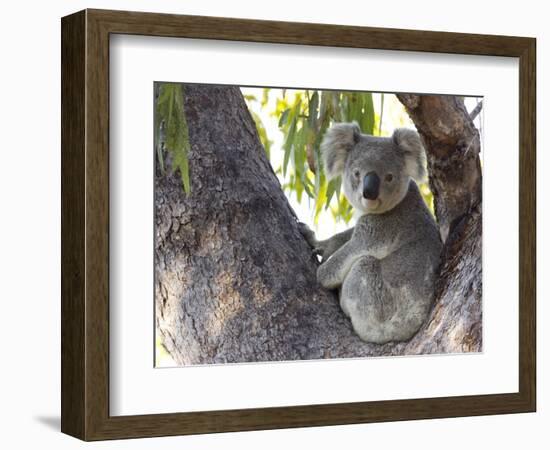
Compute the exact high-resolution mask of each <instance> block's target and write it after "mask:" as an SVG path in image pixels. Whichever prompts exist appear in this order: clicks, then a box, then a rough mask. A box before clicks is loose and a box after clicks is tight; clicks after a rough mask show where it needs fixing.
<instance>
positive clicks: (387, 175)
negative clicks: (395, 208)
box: [386, 173, 393, 183]
mask: <svg viewBox="0 0 550 450" xmlns="http://www.w3.org/2000/svg"><path fill="white" fill-rule="evenodd" d="M386 181H387V182H388V183H391V182H392V181H393V175H392V174H391V173H388V174H386Z"/></svg>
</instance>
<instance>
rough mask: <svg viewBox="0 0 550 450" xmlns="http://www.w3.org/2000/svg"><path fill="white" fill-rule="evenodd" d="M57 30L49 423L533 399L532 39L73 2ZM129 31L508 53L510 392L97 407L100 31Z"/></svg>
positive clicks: (380, 412) (152, 422) (238, 419)
mask: <svg viewBox="0 0 550 450" xmlns="http://www.w3.org/2000/svg"><path fill="white" fill-rule="evenodd" d="M61 30H62V131H61V136H62V203H61V206H62V207H61V211H62V283H61V284H62V310H61V321H62V333H61V335H62V343H61V352H62V377H61V385H62V399H61V429H62V431H63V432H64V433H67V434H70V435H73V436H76V437H78V438H81V439H84V440H99V439H117V438H130V437H147V436H167V435H180V434H195V433H214V432H224V431H242V430H259V429H273V428H290V427H306V426H321V425H337V424H350V423H365V422H381V421H395V420H410V419H427V418H439V417H458V416H474V415H485V414H503V413H517V412H530V411H535V407H536V395H535V392H536V391H535V386H536V348H535V345H536V333H535V317H536V311H535V307H536V305H535V300H536V292H535V281H536V274H535V273H536V266H535V264H536V261H535V251H536V249H535V244H536V234H535V233H536V228H535V222H536V220H535V219H536V210H535V199H536V197H535V196H536V178H535V176H536V174H535V169H536V161H535V109H536V108H535V73H536V71H535V57H536V56H535V53H536V50H535V49H536V40H535V39H534V38H525V37H507V36H489V35H474V34H459V33H444V32H433V31H411V30H398V29H381V28H363V27H350V26H336V25H321V24H306V23H287V22H271V21H256V20H241V19H227V18H216V17H199V16H179V15H170V14H151V13H136V12H123V11H104V10H85V11H81V12H78V13H75V14H73V15H70V16H67V17H64V18H63V19H62V23H61ZM114 33H120V34H137V35H146V36H171V37H183V38H202V39H221V40H231V41H252V42H267V43H285V44H305V45H316V46H333V47H355V48H369V49H384V50H409V51H421V52H434V53H457V54H466V55H491V56H508V57H517V58H519V72H520V74H519V75H520V77H519V79H520V82H519V83H520V101H519V105H518V106H519V113H520V140H519V148H520V152H519V158H520V180H521V182H520V188H519V191H520V192H519V196H520V198H521V202H520V205H519V224H520V226H519V240H520V255H519V256H520V257H519V277H520V278H519V281H520V283H519V302H520V305H519V306H520V308H519V392H516V393H506V394H494V395H474V396H462V397H444V398H421V399H408V400H391V401H376V402H358V403H343V404H325V405H313V406H312V405H307V406H290V407H277V408H261V409H243V410H228V411H205V412H189V413H174V414H155V415H142V416H117V417H113V416H110V415H109V406H108V405H109V206H108V205H109V101H108V99H109V35H110V34H114Z"/></svg>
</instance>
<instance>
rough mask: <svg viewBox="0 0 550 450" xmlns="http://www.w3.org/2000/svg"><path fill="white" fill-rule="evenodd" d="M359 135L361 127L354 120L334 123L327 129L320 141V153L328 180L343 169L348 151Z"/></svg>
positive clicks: (356, 141)
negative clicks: (352, 121)
mask: <svg viewBox="0 0 550 450" xmlns="http://www.w3.org/2000/svg"><path fill="white" fill-rule="evenodd" d="M360 137H361V129H360V128H359V125H357V124H356V123H355V122H354V123H336V124H334V125H333V126H332V127H330V128H329V129H328V130H327V132H326V133H325V136H324V137H323V142H321V154H322V156H323V163H324V165H325V173H326V175H327V179H328V180H331V179H332V178H335V177H337V176H338V175H340V174H341V173H342V172H343V171H344V166H345V163H346V158H347V156H348V153H349V151H350V150H351V149H352V148H353V147H354V145H355V144H357V143H358V142H359V139H360Z"/></svg>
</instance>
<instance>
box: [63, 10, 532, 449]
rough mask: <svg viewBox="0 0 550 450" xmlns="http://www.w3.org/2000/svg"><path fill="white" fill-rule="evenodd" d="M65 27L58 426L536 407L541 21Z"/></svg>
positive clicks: (267, 422) (85, 16)
mask: <svg viewBox="0 0 550 450" xmlns="http://www.w3.org/2000/svg"><path fill="white" fill-rule="evenodd" d="M61 30H62V180H61V181H62V349H61V350H62V415H61V425H62V431H63V432H64V433H67V434H70V435H72V436H76V437H78V438H80V439H83V440H101V439H118V438H132V437H148V436H167V435H183V434H197V433H213V432H227V431H243V430H260V429H274V428H290V427H306V426H322V425H336V424H350V423H368V422H380V421H397V420H412V419H425V418H441V417H458V416H473V415H485V414H504V413H518V412H531V411H535V408H536V391H535V388H536V383H535V381H536V340H535V336H536V333H535V322H536V320H535V319H536V315H535V300H536V293H535V284H536V283H535V280H536V267H535V244H536V234H535V232H536V230H535V198H536V182H535V173H536V160H535V149H536V142H535V135H536V133H535V131H536V128H535V73H536V71H535V59H536V57H535V53H536V51H535V48H536V46H535V42H536V41H535V39H533V38H526V37H508V36H489V35H472V34H458V33H444V32H435V31H416V30H415V31H413V30H397V29H380V28H367V27H349V26H339V25H324V24H307V23H287V22H270V21H255V20H241V19H229V18H216V17H198V16H178V15H169V14H154V13H135V12H123V11H104V10H85V11H81V12H78V13H75V14H73V15H70V16H67V17H64V18H63V19H62V23H61Z"/></svg>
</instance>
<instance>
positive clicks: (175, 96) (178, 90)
mask: <svg viewBox="0 0 550 450" xmlns="http://www.w3.org/2000/svg"><path fill="white" fill-rule="evenodd" d="M183 96H184V90H183V86H182V85H181V84H179V83H163V84H161V85H160V87H159V96H158V99H157V114H158V117H159V118H158V120H159V122H158V123H159V124H162V123H163V124H164V148H166V150H167V151H168V152H169V153H170V154H171V156H172V171H173V172H176V171H178V170H179V172H180V176H181V180H182V185H183V189H184V192H186V193H187V194H189V193H190V192H191V181H190V176H189V161H188V155H189V151H190V143H189V129H188V127H187V120H186V118H185V111H184V106H183V98H184V97H183ZM159 126H160V125H159ZM160 147H161V149H162V147H163V146H162V145H161V146H160ZM157 157H158V159H159V163H160V164H161V166H162V167H164V157H163V155H162V153H160V154H159V153H158V152H157Z"/></svg>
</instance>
